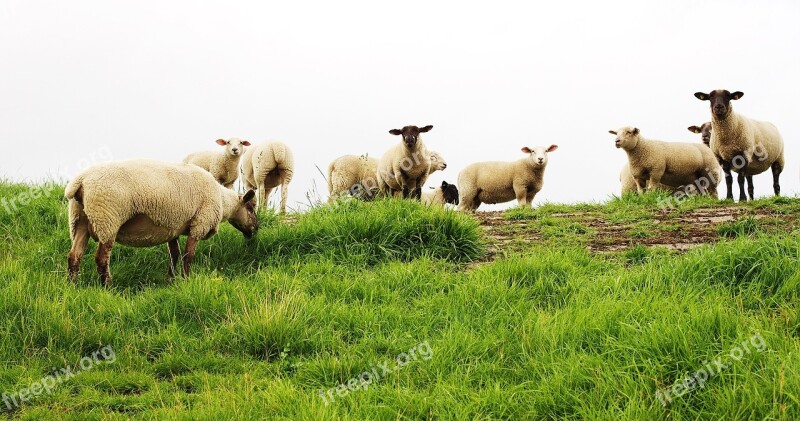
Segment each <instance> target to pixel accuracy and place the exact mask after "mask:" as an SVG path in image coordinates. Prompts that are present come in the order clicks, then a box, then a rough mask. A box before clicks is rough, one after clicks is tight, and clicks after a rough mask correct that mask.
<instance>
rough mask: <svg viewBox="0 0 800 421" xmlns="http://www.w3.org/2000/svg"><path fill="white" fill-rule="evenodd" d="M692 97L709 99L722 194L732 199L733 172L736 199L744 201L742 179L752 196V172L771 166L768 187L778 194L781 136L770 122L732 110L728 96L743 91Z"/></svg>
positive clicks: (718, 91) (759, 171)
mask: <svg viewBox="0 0 800 421" xmlns="http://www.w3.org/2000/svg"><path fill="white" fill-rule="evenodd" d="M694 96H695V97H697V98H698V99H700V100H702V101H711V127H712V130H711V142H710V146H711V150H712V151H713V152H714V155H715V156H716V157H717V159H718V160H719V162H720V164H721V165H722V171H724V172H725V185H726V187H727V188H728V191H727V195H726V197H727V198H728V199H730V200H733V176H732V175H731V170H733V171H735V172H737V173H738V174H739V176H738V177H737V181H738V183H739V201H746V200H747V195H745V191H744V182H745V179H747V184H748V189H747V190H748V191H747V192H748V193H749V195H750V200H752V199H753V193H754V189H753V176H754V175H756V174H761V173H763V172H764V171H766V170H767V169H772V188H773V190H774V191H775V196H780V194H781V185H780V175H781V172H783V168H784V163H785V162H784V158H783V138H781V134H780V133H779V132H778V129H777V128H776V127H775V125H773V124H772V123H769V122H766V121H758V120H753V119H750V118H747V117H745V116H743V115H741V114H737V113H735V112H734V111H733V106H732V105H731V101H732V100H738V99H739V98H741V97H742V96H744V93H742V92H739V91H736V92H733V93H731V92H728V91H726V90H724V89H717V90H714V91H711V92H710V93H707V94H706V93H703V92H696V93H695V94H694Z"/></svg>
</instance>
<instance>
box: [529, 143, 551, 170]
mask: <svg viewBox="0 0 800 421" xmlns="http://www.w3.org/2000/svg"><path fill="white" fill-rule="evenodd" d="M556 149H558V145H550V146H549V147H545V146H536V147H533V148H529V147H527V146H525V147H524V148H522V152H524V153H526V154H528V155H529V159H530V160H531V162H532V163H533V165H534V166H539V167H544V166H546V165H547V154H548V153H549V152H553V151H554V150H556Z"/></svg>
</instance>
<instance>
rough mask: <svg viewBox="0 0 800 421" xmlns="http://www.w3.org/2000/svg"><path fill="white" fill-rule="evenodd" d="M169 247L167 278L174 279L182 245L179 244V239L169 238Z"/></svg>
mask: <svg viewBox="0 0 800 421" xmlns="http://www.w3.org/2000/svg"><path fill="white" fill-rule="evenodd" d="M167 248H168V249H169V269H168V271H167V278H169V279H172V278H174V277H175V269H177V267H178V259H180V258H181V247H180V245H179V244H178V239H177V238H175V239H173V240H169V242H168V243H167Z"/></svg>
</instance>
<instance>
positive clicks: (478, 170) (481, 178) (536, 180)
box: [458, 145, 558, 211]
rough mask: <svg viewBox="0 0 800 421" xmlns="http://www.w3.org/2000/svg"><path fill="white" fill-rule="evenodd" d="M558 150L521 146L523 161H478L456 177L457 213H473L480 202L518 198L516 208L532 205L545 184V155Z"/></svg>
mask: <svg viewBox="0 0 800 421" xmlns="http://www.w3.org/2000/svg"><path fill="white" fill-rule="evenodd" d="M556 149H558V145H550V147H544V146H537V147H535V148H529V147H527V146H526V147H524V148H522V152H524V153H526V154H528V156H527V157H526V158H523V159H520V160H517V161H513V162H478V163H475V164H472V165H469V166H467V167H466V168H464V169H463V170H462V171H461V173H459V174H458V190H459V196H460V198H459V201H460V204H459V206H458V209H459V210H467V211H474V210H476V209H478V206H480V205H481V203H490V204H491V203H503V202H508V201H511V200H514V198H516V199H517V203H518V204H519V206H531V202H533V198H534V197H535V196H536V193H539V191H541V190H542V186H543V185H544V169H545V167H546V166H547V161H548V158H547V154H548V153H549V152H553V151H555V150H556Z"/></svg>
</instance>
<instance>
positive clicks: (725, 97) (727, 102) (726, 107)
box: [694, 89, 744, 118]
mask: <svg viewBox="0 0 800 421" xmlns="http://www.w3.org/2000/svg"><path fill="white" fill-rule="evenodd" d="M694 96H695V97H697V99H699V100H701V101H711V112H712V113H714V115H715V116H716V117H717V118H725V117H727V116H728V112H729V111H730V108H731V101H734V100H737V99H739V98H741V97H743V96H744V93H742V92H739V91H736V92H734V93H730V92H728V91H726V90H725V89H716V90H713V91H711V92H710V93H707V94H706V93H703V92H695V94H694Z"/></svg>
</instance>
